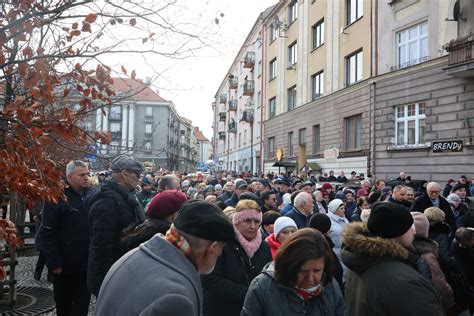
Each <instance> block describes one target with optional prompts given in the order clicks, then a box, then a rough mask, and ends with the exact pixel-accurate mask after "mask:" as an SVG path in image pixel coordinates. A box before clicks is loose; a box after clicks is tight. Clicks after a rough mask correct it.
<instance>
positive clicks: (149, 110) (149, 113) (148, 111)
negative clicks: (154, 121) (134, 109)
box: [145, 106, 153, 116]
mask: <svg viewBox="0 0 474 316" xmlns="http://www.w3.org/2000/svg"><path fill="white" fill-rule="evenodd" d="M145 116H153V107H151V106H147V107H146V108H145Z"/></svg>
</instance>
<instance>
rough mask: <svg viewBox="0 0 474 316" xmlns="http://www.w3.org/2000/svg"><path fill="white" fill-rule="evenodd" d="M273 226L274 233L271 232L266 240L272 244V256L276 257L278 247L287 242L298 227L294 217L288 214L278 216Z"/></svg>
mask: <svg viewBox="0 0 474 316" xmlns="http://www.w3.org/2000/svg"><path fill="white" fill-rule="evenodd" d="M273 227H274V228H273V233H271V234H270V236H268V237H267V238H266V239H265V241H266V242H267V243H268V244H269V245H270V250H271V252H272V258H273V259H275V255H276V251H277V250H278V248H280V246H281V244H282V243H283V242H285V241H286V240H287V239H288V238H289V237H290V236H291V235H292V234H293V233H294V232H295V231H296V230H297V229H298V227H297V226H296V223H295V221H294V220H293V219H291V218H289V217H286V216H282V217H278V218H277V220H276V221H275V225H274V226H273Z"/></svg>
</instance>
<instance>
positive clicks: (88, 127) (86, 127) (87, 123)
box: [84, 122, 93, 132]
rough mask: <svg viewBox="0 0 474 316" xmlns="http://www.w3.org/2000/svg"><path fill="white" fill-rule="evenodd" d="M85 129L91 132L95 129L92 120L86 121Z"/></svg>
mask: <svg viewBox="0 0 474 316" xmlns="http://www.w3.org/2000/svg"><path fill="white" fill-rule="evenodd" d="M84 129H85V130H86V131H88V132H91V131H92V129H93V126H92V122H86V124H85V126H84Z"/></svg>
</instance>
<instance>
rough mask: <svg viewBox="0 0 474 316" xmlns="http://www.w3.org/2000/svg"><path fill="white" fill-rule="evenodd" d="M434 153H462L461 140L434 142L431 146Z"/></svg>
mask: <svg viewBox="0 0 474 316" xmlns="http://www.w3.org/2000/svg"><path fill="white" fill-rule="evenodd" d="M431 148H432V149H433V152H434V153H442V152H447V151H462V148H463V146H462V140H451V141H445V142H434V143H433V145H432V146H431Z"/></svg>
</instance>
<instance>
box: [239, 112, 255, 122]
mask: <svg viewBox="0 0 474 316" xmlns="http://www.w3.org/2000/svg"><path fill="white" fill-rule="evenodd" d="M253 119H254V117H253V110H252V109H247V110H244V112H243V113H242V118H241V119H240V121H241V122H246V123H253Z"/></svg>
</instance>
